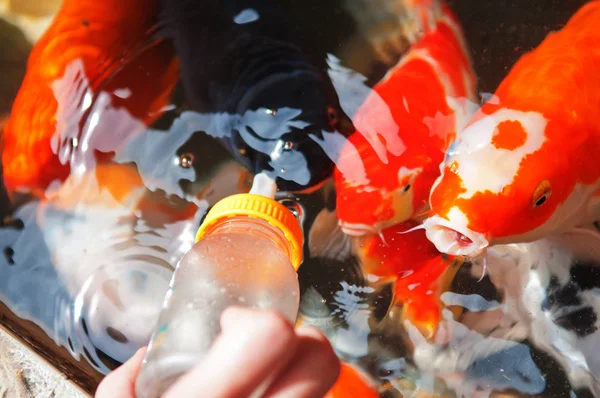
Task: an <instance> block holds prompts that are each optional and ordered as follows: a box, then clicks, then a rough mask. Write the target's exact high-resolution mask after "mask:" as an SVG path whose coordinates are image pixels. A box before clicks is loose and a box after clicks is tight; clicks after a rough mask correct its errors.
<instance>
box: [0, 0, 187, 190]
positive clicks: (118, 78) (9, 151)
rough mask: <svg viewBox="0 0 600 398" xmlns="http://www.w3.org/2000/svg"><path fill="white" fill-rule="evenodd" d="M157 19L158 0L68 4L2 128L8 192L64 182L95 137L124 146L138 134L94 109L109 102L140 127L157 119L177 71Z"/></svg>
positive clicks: (37, 50) (31, 63) (39, 46)
mask: <svg viewBox="0 0 600 398" xmlns="http://www.w3.org/2000/svg"><path fill="white" fill-rule="evenodd" d="M157 12H158V5H157V4H156V2H154V1H153V0H133V1H115V0H109V1H101V2H99V1H93V0H66V1H65V2H64V4H63V5H62V7H61V8H60V10H59V11H58V13H57V15H56V17H55V18H54V20H53V22H52V24H51V25H50V27H49V28H48V30H47V31H46V32H45V33H44V35H43V36H42V37H41V38H40V39H39V41H38V42H37V43H36V45H35V46H34V48H33V50H32V52H31V54H30V57H29V60H28V64H27V71H26V76H25V79H24V81H23V83H22V85H21V88H20V91H19V93H18V94H17V97H16V99H15V102H14V104H13V108H12V113H11V116H10V119H9V121H8V123H7V125H6V127H5V129H4V134H3V137H2V138H3V145H4V151H3V154H2V163H3V166H4V183H5V184H6V187H7V188H8V190H9V191H11V192H13V191H15V190H27V191H33V192H38V193H39V192H40V191H42V192H43V190H44V189H45V188H46V187H47V186H48V185H49V184H50V183H51V182H52V181H54V180H57V179H58V180H61V181H62V180H64V179H65V178H66V177H67V176H68V175H69V172H70V161H71V159H72V157H73V156H74V153H75V152H76V151H81V152H86V151H92V149H95V148H89V147H88V145H89V140H90V137H89V136H90V135H91V131H94V132H95V134H97V135H100V134H110V135H111V136H112V137H120V138H121V140H122V138H124V137H127V136H128V135H130V134H133V133H135V131H131V130H135V129H134V128H133V127H132V126H131V125H130V124H127V123H123V121H122V120H114V118H110V117H104V118H103V117H100V115H99V114H98V113H97V112H95V111H94V110H95V109H94V104H96V105H98V106H99V107H100V108H101V109H100V110H106V107H107V103H106V102H109V103H110V104H111V105H112V107H113V108H114V109H124V110H126V111H127V112H128V114H129V115H130V116H131V118H132V119H136V120H139V121H140V122H141V123H140V124H142V125H144V124H145V125H147V124H150V123H152V122H153V121H154V120H155V119H156V118H157V117H158V116H160V113H161V110H162V109H163V108H164V106H165V105H167V102H168V97H169V94H170V92H171V89H172V87H173V86H174V84H175V83H176V82H177V80H178V64H177V59H176V58H175V56H174V53H173V51H172V48H171V46H170V43H168V42H167V41H165V40H162V39H157V38H156V37H155V32H154V31H153V26H154V25H155V23H156V21H155V15H156V14H157ZM101 92H104V93H108V97H109V98H108V99H107V98H102V97H101V95H100V94H101ZM136 127H137V126H136ZM86 133H87V135H86ZM106 152H110V150H108V149H107V150H106ZM91 156H94V154H91Z"/></svg>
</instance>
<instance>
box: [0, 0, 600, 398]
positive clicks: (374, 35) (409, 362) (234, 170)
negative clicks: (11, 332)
mask: <svg viewBox="0 0 600 398" xmlns="http://www.w3.org/2000/svg"><path fill="white" fill-rule="evenodd" d="M230 3H236V4H237V3H241V4H242V5H245V3H244V2H230ZM230 3H228V4H230ZM256 3H260V4H261V5H263V6H264V2H256ZM398 3H399V2H398ZM583 3H584V2H583V1H579V2H577V1H569V2H559V1H542V0H539V1H537V0H536V1H524V0H522V1H517V0H514V1H508V0H507V1H495V2H482V1H474V0H473V1H466V0H463V1H457V0H455V1H450V2H449V4H450V6H451V7H452V9H453V10H454V11H455V12H456V14H457V16H458V17H459V19H460V20H461V23H462V27H463V29H464V31H465V36H466V40H467V42H468V48H469V49H470V51H471V54H470V56H471V57H472V61H473V66H474V69H475V73H476V76H477V91H478V92H484V93H491V92H493V91H494V89H495V87H496V86H497V85H498V83H499V82H500V81H501V80H502V79H503V77H504V76H505V74H506V73H507V71H508V69H509V68H510V67H511V65H512V64H513V63H514V62H515V61H516V60H517V59H518V58H519V56H520V55H522V54H523V53H524V52H526V51H528V50H531V49H532V48H534V47H535V46H536V45H537V44H539V43H540V42H541V40H542V39H543V38H544V37H545V35H546V34H547V33H548V32H549V31H551V30H555V29H558V28H560V27H561V26H562V25H564V23H565V22H566V21H567V20H568V18H569V16H570V15H572V14H573V13H574V12H575V11H576V10H577V9H578V8H579V7H580V5H581V4H583ZM248 4H250V2H248ZM394 4H396V3H394V2H385V1H375V0H374V1H372V2H368V1H366V0H365V1H360V0H354V2H353V1H350V0H348V1H346V2H343V1H337V0H327V1H322V2H316V1H315V2H309V3H308V4H307V3H306V2H289V3H287V4H286V10H287V14H285V15H288V18H291V19H290V20H288V21H286V22H287V23H289V24H290V25H291V26H293V29H294V30H296V31H297V32H301V33H302V34H301V35H300V36H301V37H302V42H303V46H304V48H305V49H308V50H307V53H308V58H310V59H311V62H312V63H313V64H314V65H316V68H315V69H316V70H317V71H320V72H323V75H324V76H329V77H330V78H331V81H332V82H333V83H331V84H332V87H331V88H333V89H334V90H335V94H336V95H337V97H338V100H339V104H340V106H341V108H342V110H343V111H340V113H345V114H346V115H345V116H348V118H349V119H352V115H351V114H348V113H351V112H348V109H352V108H353V107H356V103H357V102H358V105H360V102H361V97H360V95H358V94H356V93H359V94H360V93H361V92H364V91H365V90H368V89H369V88H370V87H372V86H373V85H375V84H376V83H377V82H379V81H380V80H381V79H382V77H383V76H384V75H385V74H386V73H387V72H388V70H389V69H390V67H391V66H393V65H395V64H396V63H397V62H398V60H399V59H401V57H402V56H403V55H404V53H405V51H406V48H404V49H398V48H396V49H394V48H393V46H392V47H390V42H391V41H392V40H393V39H394V38H396V37H397V36H398V35H399V33H398V32H399V30H400V27H401V26H402V25H406V26H408V25H409V23H410V18H408V17H407V16H405V15H403V14H400V15H396V14H394V13H393V12H392V11H391V9H392V5H394ZM237 5H239V4H237ZM396 5H397V4H396ZM386 7H387V8H386ZM357 9H358V10H361V12H358V13H357V12H356V11H352V10H357ZM400 9H401V7H400ZM385 10H388V11H385ZM290 15H292V16H293V18H292V17H289V16H290ZM399 17H401V18H399ZM332 21H333V22H332ZM390 21H392V22H390ZM390 25H391V26H392V28H389V26H390ZM388 31H390V32H391V33H389V32H388ZM382 32H383V33H382ZM386 32H388V33H386ZM409 33H410V31H409ZM413 33H414V32H413ZM417 33H418V32H417ZM0 37H2V38H4V40H3V41H2V43H3V47H2V48H3V49H4V51H2V55H0V57H2V58H0V65H3V68H5V69H3V71H4V70H5V71H6V73H3V76H2V77H1V80H0V93H1V94H2V95H1V96H0V111H2V112H3V113H4V114H7V113H8V111H9V109H10V103H11V99H12V98H14V96H15V94H16V92H17V90H18V88H19V85H20V80H21V79H22V77H23V75H24V66H25V61H26V54H27V53H28V52H29V51H30V48H31V45H29V44H28V43H27V42H26V40H25V38H24V37H23V36H22V35H20V34H19V32H18V30H17V29H16V28H14V27H12V26H10V25H8V24H6V23H4V24H2V25H0ZM381 37H383V39H381ZM378 39H381V40H383V43H384V46H383V48H384V49H386V50H385V54H383V55H382V53H378V52H377V51H375V50H374V44H373V43H375V42H376V41H377V40H378ZM386 44H387V46H386ZM330 55H333V56H334V57H335V58H333V57H331V56H330ZM328 61H329V62H328ZM332 70H334V71H337V72H338V74H337V75H336V74H335V73H332V72H331V71H332ZM353 72H358V73H360V74H361V75H362V76H363V78H362V80H361V79H358V78H356V76H354V75H353V74H352V73H353ZM336 76H337V80H336ZM347 76H354V78H348V79H347V80H346V81H345V80H343V78H345V77H347ZM340 82H341V83H340ZM328 84H329V83H328ZM64 89H65V90H67V91H68V90H69V87H65V88H64ZM361 90H362V91H361ZM273 98H274V100H273ZM269 100H270V101H275V102H274V104H272V105H269V106H268V107H267V108H273V107H277V108H278V111H277V115H274V116H276V117H275V118H267V119H268V120H266V119H264V117H265V116H264V113H259V112H258V111H256V110H252V109H250V110H249V111H248V112H246V113H243V114H241V115H239V114H237V115H232V114H231V113H227V112H225V110H224V109H214V108H217V106H216V105H215V103H216V102H210V101H208V100H206V98H203V101H205V102H202V101H200V102H202V105H203V106H204V105H206V104H207V103H208V104H209V105H212V106H213V108H212V109H209V108H210V107H207V108H206V109H202V110H200V109H198V108H200V106H198V105H197V104H196V105H194V103H193V101H190V100H189V96H186V92H185V90H184V89H183V88H182V87H181V86H178V87H177V88H176V89H175V93H174V95H173V100H172V102H173V106H172V107H171V108H170V109H169V110H167V111H166V112H164V114H163V115H162V116H161V118H160V119H159V120H158V121H156V122H155V123H154V124H153V125H152V126H148V127H147V129H146V130H145V132H144V134H138V135H135V136H133V137H131V138H128V139H127V140H125V141H123V142H112V141H111V137H110V136H109V137H108V138H104V139H103V138H102V136H100V138H99V140H98V141H95V143H96V145H98V146H99V147H102V148H106V147H109V148H110V152H111V153H114V157H113V159H112V161H111V162H110V163H109V164H97V163H96V161H95V160H93V157H89V155H86V154H83V155H82V159H83V160H80V164H82V165H84V166H85V167H84V168H83V169H84V172H83V173H81V174H78V175H77V176H76V177H73V178H70V179H69V180H68V181H67V182H63V183H62V184H61V185H60V187H59V188H54V190H53V191H52V192H50V191H48V195H47V197H46V198H43V199H36V198H31V197H28V196H27V195H16V196H14V198H13V203H10V201H9V199H8V194H7V193H6V190H5V189H4V188H3V187H2V189H1V190H0V215H2V218H4V217H5V216H6V215H8V214H11V215H12V216H11V217H9V218H4V225H3V227H2V228H1V229H0V249H1V250H2V254H3V257H0V298H1V299H2V301H3V302H5V303H7V305H9V307H10V308H11V309H12V310H13V311H14V312H15V313H17V314H18V315H19V316H22V317H24V318H26V319H31V320H33V321H34V322H36V323H37V324H38V325H40V326H41V327H42V328H43V329H44V330H45V331H46V332H47V333H48V334H49V335H50V336H51V337H52V338H54V340H55V341H56V343H57V344H60V345H63V346H65V347H67V348H68V349H69V351H70V352H71V353H72V354H73V355H74V356H75V357H76V358H83V359H85V360H87V361H88V362H90V363H91V364H92V365H93V366H94V367H95V368H96V369H98V370H99V371H101V372H107V371H108V370H110V369H111V368H113V367H114V366H115V364H116V363H119V362H122V361H125V360H126V359H127V358H128V357H129V356H130V355H131V354H132V353H134V352H135V350H136V349H137V348H138V347H139V346H141V345H143V344H145V342H146V340H147V338H148V336H149V333H150V331H151V329H152V326H153V323H152V322H153V320H154V319H155V317H156V314H157V312H158V310H159V309H160V305H161V302H162V297H163V295H164V292H165V291H166V288H167V285H168V281H169V279H170V275H171V272H172V269H173V267H174V266H175V264H176V263H177V261H178V259H179V258H180V257H181V255H182V254H183V253H185V252H186V251H187V250H188V249H189V247H191V245H192V244H193V238H194V235H195V231H196V229H197V227H198V225H199V223H200V222H201V220H202V218H203V216H204V214H205V213H206V210H207V209H208V208H209V207H210V206H211V205H213V204H214V203H215V202H216V201H218V200H219V199H221V198H223V197H225V196H227V195H229V194H233V193H237V192H242V191H247V190H248V189H249V188H250V185H251V182H252V177H253V173H252V172H253V171H256V170H253V167H255V166H256V164H260V161H256V162H255V161H253V160H251V161H249V160H247V158H246V157H244V156H242V157H240V156H239V154H238V153H236V152H235V150H234V151H231V150H230V149H231V147H232V146H233V147H234V149H236V148H237V147H236V145H242V143H240V142H239V139H238V141H236V139H234V138H231V139H230V137H233V136H232V135H231V136H230V135H227V133H226V132H224V131H225V130H227V128H230V127H231V126H233V127H234V128H231V130H236V129H237V130H236V131H243V129H244V128H246V129H247V131H250V133H252V131H251V130H253V131H254V132H257V131H258V133H257V134H254V135H253V134H250V133H249V134H250V135H249V136H252V137H253V138H256V135H258V136H259V137H258V138H259V139H257V141H258V144H256V145H257V146H252V145H247V146H245V147H244V150H245V151H252V150H256V151H258V152H260V151H262V152H261V153H263V154H264V153H267V149H265V148H268V149H269V151H271V150H274V149H273V148H272V147H270V146H268V145H267V144H265V143H269V142H270V141H269V140H271V139H272V138H273V137H272V136H268V135H267V134H266V133H264V134H263V135H262V136H261V135H260V134H261V133H260V132H261V131H264V130H267V131H270V132H272V134H274V135H275V136H276V138H277V134H279V133H278V131H279V130H280V129H281V128H284V127H290V126H292V127H294V126H295V125H294V124H293V123H294V122H293V120H295V119H294V117H295V116H297V115H296V114H294V111H295V110H294V109H293V107H288V110H287V111H285V110H282V109H283V106H284V105H289V102H288V101H291V100H294V98H291V99H290V98H289V97H286V96H283V95H282V96H278V95H277V93H275V94H272V95H271V96H270V97H269ZM277 100H281V101H282V102H281V105H279V104H278V103H277ZM309 105H310V104H309ZM309 105H306V106H309ZM311 106H312V105H311ZM192 108H194V109H195V111H193V110H191V109H192ZM279 108H281V109H279ZM110 111H114V109H111V108H110V107H109V108H108V110H107V109H105V108H98V109H95V110H94V111H93V113H95V114H96V115H97V117H98V118H99V120H101V121H103V120H110V118H115V120H116V121H117V122H118V123H117V122H115V125H120V124H119V123H121V122H123V124H125V125H127V124H126V123H134V122H135V121H131V120H130V119H131V117H130V116H128V115H126V114H122V113H110ZM253 112H255V113H253ZM286 112H290V113H289V114H286ZM88 117H89V116H88ZM265 120H266V121H265ZM353 122H355V121H354V120H353ZM107 123H108V122H107ZM107 125H108V126H111V124H110V123H108V124H107ZM223 126H225V128H223ZM265 126H266V127H265ZM282 126H283V127H282ZM334 127H335V128H334V129H332V130H335V129H336V128H337V129H338V130H340V131H342V130H343V128H342V127H343V126H342V127H340V125H339V124H338V125H335V126H334ZM299 129H301V128H299ZM23 134H26V132H24V133H23ZM332 134H333V133H332ZM240 136H242V140H241V141H244V143H246V141H249V139H244V137H248V136H243V135H242V134H240ZM214 137H217V138H219V137H221V138H222V137H226V138H227V139H230V140H229V141H228V143H227V145H222V142H219V141H218V140H215V139H214ZM290 139H291V140H292V141H293V137H292V138H290ZM274 141H276V140H274ZM232 142H233V144H232ZM261 145H266V147H264V146H261ZM257 148H258V149H257ZM228 149H229V150H228ZM292 152H293V151H292ZM313 152H314V150H311V151H306V152H300V153H301V154H302V155H303V156H306V157H307V158H306V159H305V160H306V162H305V163H302V161H299V162H300V163H293V162H292V161H294V162H295V161H298V159H300V160H302V158H298V157H295V158H293V159H292V160H286V161H289V162H292V166H291V167H288V170H289V171H286V173H287V174H285V175H284V174H283V172H281V170H282V169H283V168H285V167H284V166H282V167H281V168H280V169H279V174H277V169H276V168H274V170H273V173H275V174H277V176H278V177H281V178H283V179H284V180H285V178H287V176H289V175H290V174H291V171H293V170H299V171H298V173H299V174H298V175H301V174H302V173H306V171H305V170H309V173H313V171H314V169H315V168H318V166H319V164H320V163H319V162H318V161H317V162H315V161H314V160H313V159H311V158H310V154H311V153H313ZM268 153H271V152H268ZM293 153H295V152H293ZM286 159H287V158H286ZM317 159H319V158H317ZM311 160H312V162H311ZM307 164H310V167H308V166H307ZM323 167H325V166H323ZM96 168H97V169H98V170H101V173H100V174H98V173H96V172H95V170H96ZM249 169H250V171H249ZM102 173H105V174H102ZM132 173H133V174H135V175H136V176H138V177H139V181H141V184H138V185H136V184H132V185H131V186H129V187H127V189H126V192H127V195H126V197H125V198H124V199H122V200H120V201H119V200H115V199H114V197H113V196H111V195H110V194H109V193H108V192H109V191H110V192H112V191H111V190H112V189H118V187H119V186H121V185H120V184H123V183H122V182H121V181H131V180H128V179H127V178H129V177H128V176H130V175H132ZM101 176H104V177H103V178H101ZM311 176H312V174H311ZM135 181H138V180H137V179H136V180H135ZM296 182H297V181H296ZM278 198H280V199H283V198H287V199H289V200H293V201H295V202H297V203H299V204H300V205H301V206H302V208H303V211H304V221H303V227H304V230H305V235H306V240H307V242H306V245H305V250H304V254H305V262H304V264H303V265H302V267H301V268H300V271H299V279H300V284H301V291H302V307H301V316H300V318H301V320H302V322H304V323H308V324H313V325H315V326H317V327H319V328H321V329H322V330H323V331H324V333H325V334H326V335H327V336H328V337H329V338H330V340H331V341H332V344H333V345H334V347H335V349H336V351H337V352H338V354H339V356H340V357H341V358H342V359H344V360H346V361H348V362H350V363H353V364H355V365H356V366H359V367H361V368H362V369H363V370H364V371H365V372H366V373H367V374H369V375H370V376H371V377H373V378H374V379H376V380H377V381H378V382H379V383H380V384H381V388H380V391H381V394H382V396H400V394H402V395H404V396H407V395H412V394H414V393H415V392H417V391H418V392H421V393H426V394H427V393H429V394H434V395H444V396H488V395H490V394H491V393H494V392H496V393H506V394H508V395H511V396H512V395H514V396H521V395H532V396H547V397H562V396H582V397H585V396H594V394H596V395H597V394H598V393H599V392H600V382H599V380H598V378H599V377H600V360H598V359H597V358H600V356H599V355H597V353H598V351H597V350H598V349H597V348H596V347H597V346H598V342H599V341H598V338H599V335H598V331H597V327H598V319H597V311H598V309H600V301H598V300H600V297H599V292H600V290H599V289H600V275H599V274H598V271H597V270H598V268H597V265H598V264H600V257H599V256H598V254H597V253H592V254H590V252H594V251H593V250H592V249H593V248H594V247H597V245H598V243H600V236H599V235H598V233H597V232H598V231H596V230H595V229H593V228H590V229H588V230H586V232H578V233H574V234H571V235H567V236H564V237H562V238H561V239H558V240H553V241H540V242H536V243H534V244H529V245H521V246H519V247H517V248H514V247H498V248H495V249H494V250H491V251H490V253H489V255H488V259H487V262H488V263H487V268H488V272H487V274H486V275H485V277H484V278H482V279H480V276H481V275H482V272H483V268H482V264H481V263H480V262H478V261H473V262H472V263H471V262H467V263H465V264H464V265H463V266H462V267H461V268H460V269H459V270H458V272H457V274H456V276H455V277H454V278H453V279H452V282H451V284H450V287H449V288H448V291H447V292H445V293H444V294H443V295H442V297H441V299H442V302H443V303H444V306H443V308H442V309H441V314H442V319H441V320H440V327H439V330H440V331H439V332H438V334H437V335H436V336H435V338H433V339H429V340H428V339H426V338H425V337H424V336H423V335H422V334H421V332H420V331H419V329H418V328H417V327H416V326H415V325H412V324H410V323H408V324H407V323H403V322H401V321H399V320H398V317H397V316H395V317H394V315H393V309H394V306H395V305H397V302H396V301H395V297H394V293H393V292H394V290H393V285H392V284H390V283H387V282H386V281H381V280H377V279H376V278H373V277H372V275H367V272H365V269H364V265H363V264H361V260H360V258H359V256H357V255H356V253H352V251H351V250H350V249H349V247H350V246H351V245H352V239H351V238H349V237H348V236H345V235H344V234H343V233H342V232H341V231H340V230H339V229H336V228H335V225H333V226H331V225H329V223H328V222H327V221H323V219H324V218H323V217H324V216H326V215H327V214H328V212H332V211H334V210H335V207H336V192H335V189H334V187H333V184H332V183H331V182H330V181H329V182H327V183H326V184H325V186H323V187H321V188H320V189H318V190H317V191H315V192H312V193H287V192H280V193H279V194H278ZM311 234H313V235H311ZM315 236H316V237H315ZM557 259H558V260H557ZM537 263H543V264H545V265H546V267H540V268H538V269H536V268H535V267H534V266H532V264H537ZM456 307H461V309H462V313H461V314H460V315H456V314H454V313H453V312H451V311H450V309H451V308H456ZM396 311H398V310H397V309H396Z"/></svg>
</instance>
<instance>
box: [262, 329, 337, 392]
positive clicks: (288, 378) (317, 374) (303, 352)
mask: <svg viewBox="0 0 600 398" xmlns="http://www.w3.org/2000/svg"><path fill="white" fill-rule="evenodd" d="M296 334H297V335H298V348H297V350H296V355H295V356H294V358H293V359H292V360H291V361H290V364H289V366H288V368H287V370H286V371H284V372H283V373H282V374H281V375H280V376H279V378H278V379H277V381H276V382H275V383H273V385H271V387H270V388H269V389H268V390H267V392H266V394H265V395H264V396H265V397H268V398H288V397H289V398H292V397H293V398H310V397H322V396H324V395H325V394H326V393H327V391H329V389H331V387H332V386H333V384H334V383H335V381H336V380H337V378H338V376H339V374H340V361H339V359H338V358H337V356H336V355H335V352H334V351H333V348H332V347H331V344H330V343H329V341H328V340H327V338H326V337H325V336H323V334H321V333H320V332H319V331H318V330H317V329H315V328H310V327H306V328H304V327H300V328H298V330H297V332H296Z"/></svg>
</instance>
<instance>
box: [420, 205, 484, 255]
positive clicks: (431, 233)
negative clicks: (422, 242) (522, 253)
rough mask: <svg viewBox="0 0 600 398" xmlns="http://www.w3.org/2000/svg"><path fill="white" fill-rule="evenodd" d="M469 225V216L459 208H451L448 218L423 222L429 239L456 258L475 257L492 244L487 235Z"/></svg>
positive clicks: (432, 218) (434, 218)
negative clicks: (470, 227) (461, 256)
mask: <svg viewBox="0 0 600 398" xmlns="http://www.w3.org/2000/svg"><path fill="white" fill-rule="evenodd" d="M468 225H469V220H468V218H467V216H466V215H465V214H464V213H463V212H462V211H461V210H460V209H459V208H458V207H453V208H451V209H450V211H449V212H448V215H447V218H443V217H440V216H437V215H434V216H432V217H429V218H427V219H426V220H425V221H424V222H423V227H424V228H425V234H426V236H427V239H429V240H430V241H431V243H433V244H434V245H435V247H436V248H437V249H438V250H439V251H440V252H442V253H447V254H451V255H454V256H460V255H463V256H475V255H477V254H479V253H481V252H482V251H483V250H484V249H486V248H487V247H488V246H489V244H490V242H489V239H488V238H487V237H486V236H485V235H483V234H481V233H479V232H475V231H472V230H471V229H469V227H468Z"/></svg>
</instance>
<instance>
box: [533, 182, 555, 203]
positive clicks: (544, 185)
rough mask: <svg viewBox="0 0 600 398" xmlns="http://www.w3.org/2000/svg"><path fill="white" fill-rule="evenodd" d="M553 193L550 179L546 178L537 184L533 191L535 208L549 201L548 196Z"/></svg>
mask: <svg viewBox="0 0 600 398" xmlns="http://www.w3.org/2000/svg"><path fill="white" fill-rule="evenodd" d="M550 195H552V187H551V186H550V182H549V181H548V180H544V181H542V182H541V183H540V185H538V186H537V188H536V189H535V191H534V192H533V197H532V200H531V204H532V206H533V207H534V208H536V207H539V206H541V205H543V204H544V203H546V202H547V201H548V198H549V197H550Z"/></svg>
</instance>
